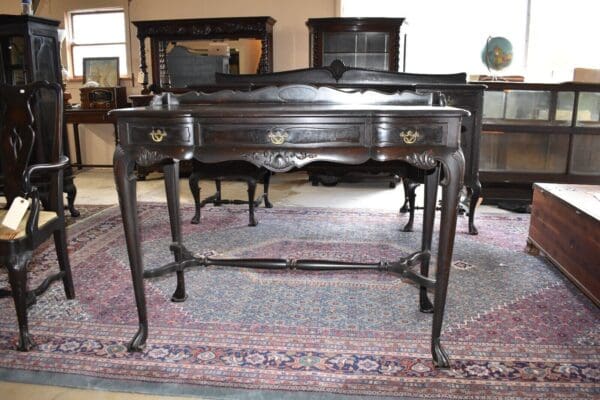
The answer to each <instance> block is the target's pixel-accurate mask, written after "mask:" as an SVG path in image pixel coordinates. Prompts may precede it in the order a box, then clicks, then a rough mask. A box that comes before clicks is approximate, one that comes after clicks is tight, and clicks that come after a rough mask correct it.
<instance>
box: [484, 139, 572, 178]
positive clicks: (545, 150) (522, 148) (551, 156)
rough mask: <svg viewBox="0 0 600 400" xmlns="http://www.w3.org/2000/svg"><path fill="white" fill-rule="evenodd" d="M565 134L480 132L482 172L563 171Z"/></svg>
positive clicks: (567, 146)
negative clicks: (481, 133)
mask: <svg viewBox="0 0 600 400" xmlns="http://www.w3.org/2000/svg"><path fill="white" fill-rule="evenodd" d="M568 148H569V135H561V134H548V135H546V134H532V133H518V132H486V131H484V132H483V135H482V137H481V153H480V154H481V158H480V161H479V163H480V164H479V168H480V169H481V170H482V171H505V172H529V173H565V172H566V170H567V154H568V152H567V151H565V150H566V149H568Z"/></svg>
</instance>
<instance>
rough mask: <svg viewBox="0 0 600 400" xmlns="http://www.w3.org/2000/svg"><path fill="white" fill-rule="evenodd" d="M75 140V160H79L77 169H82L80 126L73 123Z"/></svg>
mask: <svg viewBox="0 0 600 400" xmlns="http://www.w3.org/2000/svg"><path fill="white" fill-rule="evenodd" d="M73 139H75V159H76V160H77V169H82V168H83V166H82V161H81V143H80V142H79V124H78V123H77V122H74V123H73Z"/></svg>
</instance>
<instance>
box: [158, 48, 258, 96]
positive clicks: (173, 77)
mask: <svg viewBox="0 0 600 400" xmlns="http://www.w3.org/2000/svg"><path fill="white" fill-rule="evenodd" d="M165 56H166V71H167V72H166V76H165V82H164V83H163V86H165V87H166V86H170V87H174V88H185V87H193V86H202V85H212V84H215V72H221V73H225V74H234V75H238V74H256V73H257V71H258V69H259V64H260V57H261V41H260V40H257V39H238V40H220V41H213V40H187V41H178V42H169V43H167V45H166V47H165Z"/></svg>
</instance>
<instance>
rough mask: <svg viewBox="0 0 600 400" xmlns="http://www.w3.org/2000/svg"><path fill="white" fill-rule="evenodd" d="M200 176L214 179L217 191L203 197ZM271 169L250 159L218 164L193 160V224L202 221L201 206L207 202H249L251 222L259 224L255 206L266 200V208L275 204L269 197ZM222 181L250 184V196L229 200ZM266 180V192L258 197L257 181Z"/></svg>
mask: <svg viewBox="0 0 600 400" xmlns="http://www.w3.org/2000/svg"><path fill="white" fill-rule="evenodd" d="M200 179H211V180H214V181H215V186H216V192H215V194H213V195H211V196H208V197H206V198H204V199H203V200H200V186H199V181H200ZM270 179H271V171H269V170H268V169H266V168H259V167H256V166H254V165H253V164H250V163H247V162H223V163H217V164H202V163H200V162H198V161H195V160H194V161H193V171H192V174H191V175H190V178H189V185H190V191H191V192H192V196H193V197H194V205H195V214H194V217H193V218H192V221H191V223H192V224H199V223H200V210H201V209H202V207H204V206H205V205H206V204H208V203H212V204H213V205H215V206H220V205H223V204H248V214H249V215H248V226H256V225H257V224H258V221H257V220H256V217H255V216H254V209H255V208H256V207H258V206H260V205H261V203H262V202H263V201H264V202H265V207H266V208H271V207H273V204H271V202H270V201H269V181H270ZM222 181H242V182H246V184H247V185H248V200H237V199H236V200H229V199H223V198H222V195H221V182H222ZM259 181H262V182H263V185H264V186H263V187H264V190H263V194H262V195H261V196H260V197H258V198H257V199H255V198H254V197H255V193H256V184H257V183H258V182H259Z"/></svg>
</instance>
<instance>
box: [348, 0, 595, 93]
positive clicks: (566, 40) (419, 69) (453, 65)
mask: <svg viewBox="0 0 600 400" xmlns="http://www.w3.org/2000/svg"><path fill="white" fill-rule="evenodd" d="M340 4H341V16H342V17H358V16H361V17H381V16H387V17H404V18H406V22H405V23H406V25H403V26H402V29H401V35H402V36H403V37H402V38H401V39H403V40H404V39H406V42H405V43H406V72H415V73H452V72H467V73H470V74H489V71H487V69H486V67H485V66H484V64H483V62H482V61H481V53H482V50H483V48H484V46H485V43H486V40H487V38H488V36H504V37H506V38H507V39H508V40H510V41H511V43H512V47H513V61H512V64H511V65H510V66H509V67H508V68H506V69H504V70H502V71H499V72H497V74H498V75H524V76H525V78H526V80H527V81H529V82H538V81H539V82H553V81H554V82H560V81H568V80H572V78H573V69H574V68H575V67H587V68H599V67H600V51H595V50H594V49H595V47H594V46H593V45H592V44H591V43H594V39H596V38H598V37H600V24H598V23H597V19H598V18H597V16H598V13H599V12H600V2H598V0H568V1H567V0H561V1H552V2H549V1H544V0H453V1H447V0H419V1H416V0H415V1H397V0H369V1H364V0H341V3H340ZM404 35H406V37H404ZM400 69H402V65H401V68H400Z"/></svg>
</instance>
